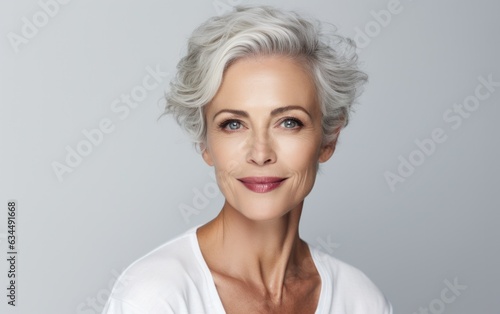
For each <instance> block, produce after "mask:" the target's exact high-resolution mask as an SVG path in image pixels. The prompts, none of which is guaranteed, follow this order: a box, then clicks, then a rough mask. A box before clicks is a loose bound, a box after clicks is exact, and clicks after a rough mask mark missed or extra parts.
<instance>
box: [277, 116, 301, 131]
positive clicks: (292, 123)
mask: <svg viewBox="0 0 500 314" xmlns="http://www.w3.org/2000/svg"><path fill="white" fill-rule="evenodd" d="M281 125H282V126H283V127H285V128H286V129H295V128H298V127H301V126H303V125H304V124H303V123H302V122H300V120H298V119H295V118H287V119H285V120H283V122H281Z"/></svg>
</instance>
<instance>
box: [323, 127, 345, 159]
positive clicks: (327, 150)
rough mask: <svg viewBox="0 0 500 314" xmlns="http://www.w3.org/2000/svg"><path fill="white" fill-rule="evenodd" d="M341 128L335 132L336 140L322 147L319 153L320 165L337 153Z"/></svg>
mask: <svg viewBox="0 0 500 314" xmlns="http://www.w3.org/2000/svg"><path fill="white" fill-rule="evenodd" d="M340 129H341V128H340V127H339V128H338V129H337V130H336V131H335V139H334V140H333V141H331V142H329V143H326V144H324V145H323V147H321V151H320V153H319V159H318V161H319V162H320V163H323V162H326V161H328V160H329V159H330V157H332V155H333V153H334V152H335V147H336V146H337V139H338V138H339V133H340Z"/></svg>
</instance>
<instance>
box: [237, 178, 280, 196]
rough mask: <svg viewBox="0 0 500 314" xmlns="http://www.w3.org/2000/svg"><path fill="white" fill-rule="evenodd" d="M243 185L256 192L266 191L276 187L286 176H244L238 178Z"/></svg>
mask: <svg viewBox="0 0 500 314" xmlns="http://www.w3.org/2000/svg"><path fill="white" fill-rule="evenodd" d="M238 180H239V181H240V182H241V183H243V185H244V186H245V187H246V188H247V189H249V190H251V191H253V192H256V193H267V192H270V191H272V190H274V189H276V188H278V187H279V186H280V185H281V184H282V183H283V181H285V180H286V178H279V177H246V178H239V179H238Z"/></svg>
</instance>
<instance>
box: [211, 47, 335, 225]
mask: <svg viewBox="0 0 500 314" xmlns="http://www.w3.org/2000/svg"><path fill="white" fill-rule="evenodd" d="M205 115H206V121H207V141H206V143H205V145H204V146H205V147H204V148H205V150H204V152H203V158H204V160H205V161H206V162H207V163H208V164H209V165H212V166H214V167H215V170H216V174H217V181H218V184H219V187H220V189H221V191H222V193H223V194H224V196H225V198H226V201H227V204H228V205H230V206H232V207H233V208H235V209H236V210H238V211H239V212H240V213H242V214H243V215H245V216H246V217H247V218H249V219H252V220H268V219H273V218H277V217H280V216H282V215H284V214H286V213H287V212H289V211H290V210H292V209H294V208H295V207H296V206H297V205H299V204H300V203H301V202H302V201H303V200H304V198H305V197H306V195H307V194H309V192H310V191H311V189H312V187H313V185H314V181H315V178H316V172H317V167H318V163H319V162H324V161H326V160H328V159H329V158H330V156H331V155H332V153H333V150H334V144H332V145H329V146H324V147H322V146H321V143H322V127H321V117H322V115H321V111H320V108H319V105H318V103H317V99H316V92H315V86H314V82H313V80H312V78H311V77H310V75H309V73H308V72H307V71H306V70H305V68H304V67H303V66H301V65H300V64H299V63H297V61H293V60H292V59H290V58H286V57H281V56H263V57H252V58H245V59H241V60H238V61H236V62H235V63H234V64H232V65H231V66H230V67H229V68H228V69H227V70H226V72H225V74H224V78H223V82H222V85H221V87H220V89H219V91H218V92H217V94H216V96H215V97H214V99H213V100H212V102H211V103H210V104H209V105H207V107H206V111H205Z"/></svg>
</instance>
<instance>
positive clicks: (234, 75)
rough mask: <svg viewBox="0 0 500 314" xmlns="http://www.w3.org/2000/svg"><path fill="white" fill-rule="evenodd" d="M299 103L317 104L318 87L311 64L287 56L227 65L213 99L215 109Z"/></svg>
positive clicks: (255, 107) (269, 106) (271, 107)
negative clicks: (306, 64)
mask: <svg viewBox="0 0 500 314" xmlns="http://www.w3.org/2000/svg"><path fill="white" fill-rule="evenodd" d="M290 105H298V106H303V107H305V108H306V109H308V110H309V111H311V110H314V109H315V108H316V107H317V106H318V105H317V97H316V87H315V84H314V80H313V79H312V76H311V73H310V71H309V70H308V68H307V67H306V66H305V65H304V64H303V63H301V62H299V61H297V60H295V59H292V58H289V57H284V56H257V57H248V58H244V59H240V60H237V61H235V62H234V63H233V64H231V65H230V66H229V67H228V69H226V71H225V73H224V76H223V80H222V84H221V86H220V88H219V90H218V91H217V93H216V95H215V97H214V98H213V99H212V101H211V103H210V105H209V108H207V109H208V110H210V107H211V108H212V109H214V108H218V109H222V108H227V109H236V108H238V109H241V110H252V109H259V108H266V109H269V110H272V109H273V108H276V107H281V106H290Z"/></svg>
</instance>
